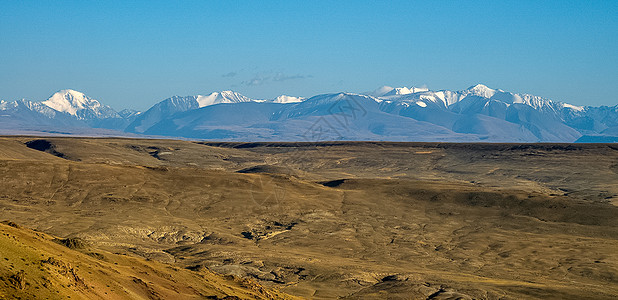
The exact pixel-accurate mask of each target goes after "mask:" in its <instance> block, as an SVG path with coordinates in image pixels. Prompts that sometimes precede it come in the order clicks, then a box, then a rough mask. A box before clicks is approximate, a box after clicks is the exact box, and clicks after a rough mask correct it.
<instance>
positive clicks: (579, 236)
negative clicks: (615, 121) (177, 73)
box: [0, 136, 618, 299]
mask: <svg viewBox="0 0 618 300" xmlns="http://www.w3.org/2000/svg"><path fill="white" fill-rule="evenodd" d="M0 177H1V180H0V220H7V221H10V222H5V224H3V225H0V232H1V233H2V234H1V236H0V266H2V268H1V269H0V298H2V297H6V298H12V297H22V298H23V299H28V298H29V297H32V296H33V295H44V297H46V298H51V299H53V298H66V296H72V298H96V297H98V298H114V299H122V298H144V299H149V298H150V299H173V298H175V297H177V298H179V299H184V298H191V297H195V298H200V297H201V298H208V297H210V298H211V299H223V298H225V297H228V299H235V298H234V297H238V298H266V299H268V298H270V299H279V298H286V297H287V298H294V297H299V298H311V299H333V298H343V299H612V298H613V299H615V298H617V297H618V145H616V144H448V143H391V142H322V143H275V142H273V143H226V142H196V141H178V140H155V139H120V138H65V137H28V136H23V137H0ZM53 241H57V242H58V241H60V243H54V242H53ZM67 246H68V247H67ZM20 249H21V250H20ZM24 249H26V250H24ZM50 259H51V260H50ZM63 272H64V273H63ZM58 274H60V275H58ZM67 274H68V275H67ZM67 278H69V279H67Z"/></svg>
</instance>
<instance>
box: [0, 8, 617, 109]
mask: <svg viewBox="0 0 618 300" xmlns="http://www.w3.org/2000/svg"><path fill="white" fill-rule="evenodd" d="M617 16H618V1H566V0H562V1H524V0H520V1H418V2H415V1H143V2H139V1H117V2H116V1H0V99H4V100H16V99H21V98H26V99H29V100H43V99H45V98H47V97H49V96H50V95H51V94H52V93H53V92H55V91H57V90H60V89H65V88H72V89H75V90H79V91H82V92H84V93H86V94H87V95H89V96H91V97H93V98H96V99H99V100H101V101H102V102H104V103H106V104H109V105H111V106H112V107H114V108H116V109H122V108H127V107H128V108H136V109H146V108H148V107H149V106H151V105H152V104H154V103H155V102H158V101H160V100H163V99H164V98H167V97H169V96H172V95H194V94H205V93H210V92H212V91H217V90H226V89H232V90H235V91H238V92H241V93H243V94H245V95H246V96H249V97H253V98H273V97H275V96H277V95H280V94H288V95H293V96H312V95H315V94H319V93H327V92H338V91H350V92H363V91H367V90H373V89H375V88H377V87H379V86H382V85H391V86H412V85H414V86H423V85H426V86H427V87H428V88H430V89H434V90H438V89H451V90H460V89H465V88H467V87H468V86H471V85H473V84H476V83H484V84H486V85H488V86H490V87H493V88H501V89H504V90H508V91H514V92H526V93H532V94H535V95H540V96H544V97H548V98H551V99H554V100H560V101H565V102H569V103H573V104H578V105H615V104H618V96H617V95H618V17H617Z"/></svg>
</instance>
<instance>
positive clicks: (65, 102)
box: [43, 89, 101, 116]
mask: <svg viewBox="0 0 618 300" xmlns="http://www.w3.org/2000/svg"><path fill="white" fill-rule="evenodd" d="M43 104H45V105H47V106H49V107H50V108H53V109H55V110H57V111H60V112H66V113H68V114H70V115H73V116H77V111H79V110H82V109H88V108H90V109H94V108H98V107H100V106H101V103H99V101H97V100H94V99H91V98H90V97H88V96H86V95H84V93H81V92H78V91H75V90H70V89H67V90H60V91H58V92H56V93H54V94H53V95H52V96H51V97H49V99H47V100H46V101H43Z"/></svg>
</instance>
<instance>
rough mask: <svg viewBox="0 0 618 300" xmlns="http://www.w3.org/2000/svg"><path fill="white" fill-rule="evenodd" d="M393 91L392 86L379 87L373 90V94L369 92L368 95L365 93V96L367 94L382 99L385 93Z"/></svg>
mask: <svg viewBox="0 0 618 300" xmlns="http://www.w3.org/2000/svg"><path fill="white" fill-rule="evenodd" d="M394 89H395V88H393V87H392V86H388V85H385V86H381V87H379V88H377V89H375V90H374V91H373V92H370V93H367V94H369V95H371V96H374V97H382V96H384V95H386V94H387V93H389V92H391V91H392V90H394Z"/></svg>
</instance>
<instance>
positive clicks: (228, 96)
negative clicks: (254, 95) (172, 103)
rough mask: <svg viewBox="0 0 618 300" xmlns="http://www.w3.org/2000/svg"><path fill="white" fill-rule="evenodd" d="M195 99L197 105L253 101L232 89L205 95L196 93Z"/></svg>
mask: <svg viewBox="0 0 618 300" xmlns="http://www.w3.org/2000/svg"><path fill="white" fill-rule="evenodd" d="M196 100H197V103H198V104H199V107H204V106H209V105H215V104H219V103H239V102H250V101H253V100H252V99H250V98H248V97H246V96H244V95H241V94H239V93H236V92H233V91H221V92H214V93H211V94H210V95H207V96H203V95H198V96H197V99H196Z"/></svg>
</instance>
